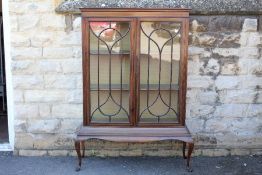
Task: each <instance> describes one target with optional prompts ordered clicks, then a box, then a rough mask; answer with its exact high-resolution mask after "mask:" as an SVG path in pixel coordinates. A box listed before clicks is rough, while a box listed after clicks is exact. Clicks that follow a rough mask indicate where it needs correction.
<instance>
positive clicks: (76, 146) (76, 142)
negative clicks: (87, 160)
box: [75, 141, 82, 171]
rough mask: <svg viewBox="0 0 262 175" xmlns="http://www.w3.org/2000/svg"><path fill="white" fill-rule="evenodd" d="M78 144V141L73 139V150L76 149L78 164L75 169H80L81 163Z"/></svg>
mask: <svg viewBox="0 0 262 175" xmlns="http://www.w3.org/2000/svg"><path fill="white" fill-rule="evenodd" d="M80 145H81V144H80V141H75V150H76V153H77V158H78V164H77V166H76V171H80V169H81V164H82V157H81V150H80Z"/></svg>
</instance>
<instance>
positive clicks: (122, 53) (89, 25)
mask: <svg viewBox="0 0 262 175" xmlns="http://www.w3.org/2000/svg"><path fill="white" fill-rule="evenodd" d="M82 25H83V30H84V31H83V47H84V48H83V50H84V51H86V52H84V53H83V54H84V59H83V71H84V76H83V77H84V98H85V99H86V100H85V101H86V102H87V103H86V104H84V124H85V125H106V126H110V125H114V126H115V125H132V124H133V119H132V117H131V116H132V109H133V108H134V106H132V101H134V100H133V99H132V97H133V96H134V95H133V94H134V93H135V91H134V85H133V84H134V78H133V74H134V70H133V69H134V65H133V60H134V56H133V55H134V52H133V50H132V47H133V45H134V20H133V19H131V18H83V23H82Z"/></svg>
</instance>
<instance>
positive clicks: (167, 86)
mask: <svg viewBox="0 0 262 175" xmlns="http://www.w3.org/2000/svg"><path fill="white" fill-rule="evenodd" d="M187 28H188V26H187V23H186V21H185V19H183V18H140V19H139V21H138V25H137V33H138V37H137V38H138V41H137V46H138V51H137V57H138V60H137V71H138V76H137V113H136V122H137V124H138V125H140V126H143V125H147V126H148V125H153V126H158V125H159V126H162V125H170V126H175V125H183V122H182V121H183V117H184V115H185V114H184V108H185V92H184V91H182V89H184V88H186V87H185V86H186V84H185V81H186V55H185V54H186V52H185V50H186V49H187V48H186V47H187V38H186V35H187V34H186V33H187V32H188V31H187V30H188V29H187Z"/></svg>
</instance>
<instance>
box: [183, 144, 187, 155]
mask: <svg viewBox="0 0 262 175" xmlns="http://www.w3.org/2000/svg"><path fill="white" fill-rule="evenodd" d="M183 158H184V159H186V142H183Z"/></svg>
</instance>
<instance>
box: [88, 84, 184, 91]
mask: <svg viewBox="0 0 262 175" xmlns="http://www.w3.org/2000/svg"><path fill="white" fill-rule="evenodd" d="M90 89H91V91H98V85H97V84H91V86H90ZM99 90H100V91H108V90H109V85H108V84H100V85H99ZM111 90H113V91H120V90H121V85H120V84H112V85H111ZM122 90H123V91H129V84H122ZM160 90H161V91H169V90H170V85H169V84H161V85H160ZM171 90H172V91H178V90H179V85H178V84H172V85H171ZM140 91H147V84H140ZM149 91H158V84H150V85H149Z"/></svg>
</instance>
